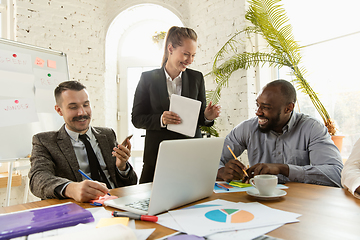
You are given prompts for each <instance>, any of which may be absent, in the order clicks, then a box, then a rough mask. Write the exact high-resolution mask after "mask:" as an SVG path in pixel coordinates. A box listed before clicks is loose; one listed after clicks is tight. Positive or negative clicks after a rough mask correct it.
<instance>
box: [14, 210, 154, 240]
mask: <svg viewBox="0 0 360 240" xmlns="http://www.w3.org/2000/svg"><path fill="white" fill-rule="evenodd" d="M87 210H88V211H90V212H91V214H92V216H93V217H94V222H91V223H87V224H79V225H77V226H74V227H67V228H60V229H56V230H52V231H46V232H41V233H37V234H32V235H30V236H29V237H28V238H27V239H28V240H35V239H67V240H70V239H76V240H79V239H86V240H89V239H96V240H97V239H127V240H131V239H137V240H145V239H147V238H148V237H149V236H150V235H151V234H152V233H153V232H154V230H155V229H154V228H152V229H135V221H134V220H129V223H128V225H127V226H125V225H123V224H116V225H112V224H113V223H112V221H109V219H113V217H112V215H111V211H107V210H106V209H105V208H104V207H96V208H88V209H87ZM125 222H127V221H125ZM104 223H105V225H104V227H99V226H100V225H101V224H104ZM79 236H81V237H79ZM98 236H101V237H98ZM72 237H74V238H72ZM20 239H21V240H24V239H25V238H19V239H17V240H20Z"/></svg>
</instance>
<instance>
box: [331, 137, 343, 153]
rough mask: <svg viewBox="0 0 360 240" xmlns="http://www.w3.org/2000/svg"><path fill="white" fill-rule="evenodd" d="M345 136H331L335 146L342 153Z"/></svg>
mask: <svg viewBox="0 0 360 240" xmlns="http://www.w3.org/2000/svg"><path fill="white" fill-rule="evenodd" d="M344 137H345V136H338V135H335V136H331V140H333V142H334V144H335V146H336V147H337V148H338V149H339V151H340V152H341V149H342V144H343V139H344Z"/></svg>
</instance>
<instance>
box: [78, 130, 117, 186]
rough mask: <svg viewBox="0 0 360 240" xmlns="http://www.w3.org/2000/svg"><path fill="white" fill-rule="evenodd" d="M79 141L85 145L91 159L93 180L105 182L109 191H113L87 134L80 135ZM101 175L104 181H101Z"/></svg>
mask: <svg viewBox="0 0 360 240" xmlns="http://www.w3.org/2000/svg"><path fill="white" fill-rule="evenodd" d="M79 139H80V140H81V141H82V142H83V143H84V144H85V148H86V153H87V156H88V159H89V165H90V173H91V178H92V179H93V180H96V181H98V182H105V183H106V186H107V187H108V188H109V189H111V185H110V183H109V181H108V180H107V178H106V176H105V174H104V172H103V171H102V169H101V166H100V164H99V161H98V159H97V157H96V154H95V152H94V149H93V148H92V146H91V144H90V142H89V140H88V139H87V135H86V134H82V135H81V134H79ZM99 173H100V174H99ZM100 175H101V177H102V179H103V181H101V178H100Z"/></svg>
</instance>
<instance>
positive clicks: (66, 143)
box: [57, 124, 82, 182]
mask: <svg viewBox="0 0 360 240" xmlns="http://www.w3.org/2000/svg"><path fill="white" fill-rule="evenodd" d="M57 144H58V146H59V148H60V150H61V152H62V153H63V154H64V156H65V158H66V160H67V162H68V163H69V166H70V168H71V170H72V172H73V174H74V175H75V178H76V180H77V181H79V182H80V181H82V177H81V174H80V173H79V172H78V170H79V168H80V166H79V163H78V161H77V158H76V155H75V152H74V148H73V145H72V143H71V140H70V136H69V135H68V134H67V132H66V130H65V124H64V125H63V126H62V127H61V128H60V130H59V134H58V138H57Z"/></svg>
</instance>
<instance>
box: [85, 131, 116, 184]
mask: <svg viewBox="0 0 360 240" xmlns="http://www.w3.org/2000/svg"><path fill="white" fill-rule="evenodd" d="M91 129H92V132H93V134H94V136H95V137H96V140H97V142H98V143H99V148H100V150H101V154H102V156H103V159H104V162H105V164H106V168H107V170H108V172H109V174H110V177H111V180H112V182H113V183H114V184H115V186H116V185H117V184H116V173H115V168H114V165H115V166H116V160H115V157H113V156H112V154H111V152H112V151H111V149H112V147H111V146H110V144H109V141H108V138H107V137H106V135H105V134H101V133H100V132H99V131H97V130H96V129H95V128H93V127H91Z"/></svg>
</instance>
